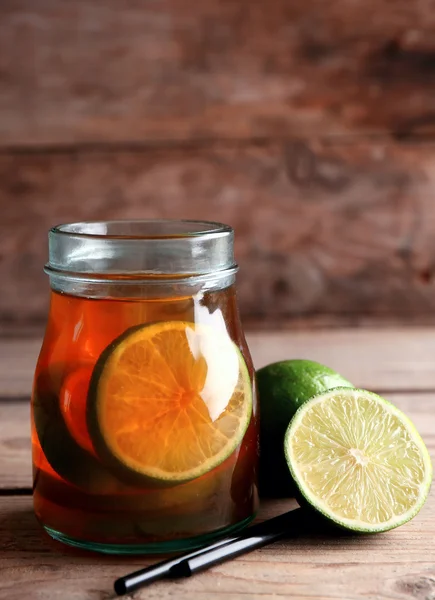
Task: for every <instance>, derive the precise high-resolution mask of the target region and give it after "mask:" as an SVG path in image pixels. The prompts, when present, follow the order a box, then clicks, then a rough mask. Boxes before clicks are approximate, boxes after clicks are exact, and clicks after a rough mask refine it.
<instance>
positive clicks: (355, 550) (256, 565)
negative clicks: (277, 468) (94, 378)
mask: <svg viewBox="0 0 435 600" xmlns="http://www.w3.org/2000/svg"><path fill="white" fill-rule="evenodd" d="M292 506H293V504H292V501H273V502H269V503H267V502H264V503H263V508H262V511H261V516H262V517H263V518H267V517H270V516H274V515H276V514H279V513H281V512H284V511H285V510H288V509H289V508H291V507H292ZM434 536H435V495H434V491H432V493H431V495H430V498H429V500H428V502H427V504H426V506H425V507H424V508H423V509H422V511H421V513H420V514H419V515H418V517H417V518H415V519H414V520H413V521H412V522H411V523H408V524H406V525H404V526H403V527H400V528H399V529H396V530H394V531H391V532H388V533H385V534H379V535H377V536H365V537H364V536H361V537H357V536H325V535H323V536H302V537H301V538H300V539H298V540H294V539H291V538H289V539H287V540H284V541H282V542H278V543H276V544H273V545H271V546H268V547H265V548H264V549H262V550H258V551H256V552H254V553H252V554H248V555H245V556H243V557H241V558H238V559H236V560H234V561H231V562H229V563H226V564H223V565H220V566H218V567H215V568H213V569H212V570H210V571H206V572H204V573H202V574H199V575H195V576H194V577H192V578H190V579H187V580H183V581H181V582H170V583H158V584H154V585H152V586H150V587H149V588H145V589H143V590H140V591H138V592H136V593H135V595H134V597H135V598H138V599H139V598H140V599H143V600H145V598H146V599H147V600H152V599H159V600H160V599H169V598H177V600H192V599H193V600H209V599H212V598H215V599H216V600H217V599H218V598H225V599H226V600H242V599H244V598H249V599H252V600H272V599H278V598H297V599H298V600H304V599H306V600H308V599H310V600H326V599H328V600H380V599H384V598H385V599H387V598H388V599H389V600H430V599H431V598H433V594H434V592H435V566H434V565H435V545H434V543H433V539H434ZM0 547H1V548H2V553H1V556H0V569H1V581H2V586H1V589H0V599H2V600H3V599H4V600H18V599H22V598H27V599H29V600H34V599H35V600H39V599H42V598H50V599H53V600H57V599H59V600H63V599H65V600H70V599H71V600H72V599H75V598H80V600H100V599H101V598H104V599H109V598H113V597H114V595H113V593H112V585H113V581H114V579H115V578H116V577H119V576H121V575H124V574H126V573H128V572H130V571H132V570H136V569H138V568H140V567H141V566H144V565H145V564H148V563H150V561H149V560H147V559H144V558H143V557H132V558H122V557H106V556H104V557H102V556H97V555H94V554H91V553H85V552H79V551H77V550H73V549H70V548H67V547H64V546H61V545H60V544H57V543H55V542H53V541H51V540H50V539H49V538H48V537H47V536H45V534H43V532H42V531H41V529H40V527H39V525H38V524H37V523H36V521H35V518H34V516H33V514H32V503H31V498H14V499H11V498H0Z"/></svg>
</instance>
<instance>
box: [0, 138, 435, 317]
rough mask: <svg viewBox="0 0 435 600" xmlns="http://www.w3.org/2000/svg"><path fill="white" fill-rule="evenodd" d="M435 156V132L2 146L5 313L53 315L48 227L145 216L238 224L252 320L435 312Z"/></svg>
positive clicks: (0, 308) (242, 284) (246, 307)
mask: <svg viewBox="0 0 435 600" xmlns="http://www.w3.org/2000/svg"><path fill="white" fill-rule="evenodd" d="M434 159H435V145H434V144H423V145H418V144H414V145H412V144H411V145H409V146H408V145H406V146H404V145H401V144H398V143H383V142H380V141H371V142H365V143H355V144H352V143H350V144H336V143H332V142H330V143H329V142H319V141H315V140H312V141H311V142H310V143H304V144H302V143H291V144H290V143H289V144H284V145H283V144H280V143H272V142H271V143H267V144H264V145H257V146H256V145H248V146H239V145H227V144H217V145H215V146H213V147H209V148H200V149H198V148H191V149H190V150H186V149H184V150H183V149H174V150H162V151H154V152H146V151H143V152H142V151H141V152H133V151H132V152H128V151H126V152H120V153H114V154H111V153H110V152H109V153H107V152H100V151H98V152H77V153H75V152H66V153H62V154H59V153H54V154H52V153H46V154H42V155H40V154H20V153H18V154H6V155H1V154H0V182H1V184H0V204H1V205H2V206H5V207H7V210H5V211H4V212H3V213H2V236H0V253H1V255H2V261H1V262H0V277H1V279H2V282H3V283H2V294H1V295H0V323H1V322H3V323H8V324H9V326H10V323H11V322H12V323H21V324H22V323H35V322H37V323H42V322H43V320H44V319H45V317H46V313H47V298H48V280H47V278H46V277H45V276H44V274H43V273H42V267H43V265H44V263H45V261H46V259H47V247H46V245H47V242H46V239H47V231H48V229H49V227H51V226H52V225H53V224H56V223H59V222H65V221H70V220H73V221H74V220H92V219H119V218H140V217H144V218H160V217H170V218H205V219H211V220H222V221H226V222H228V223H230V224H231V225H232V226H233V227H234V228H235V231H236V256H237V259H238V262H239V263H240V266H241V270H240V276H239V279H238V289H239V298H240V305H241V310H242V315H243V317H244V318H245V319H249V320H250V321H251V322H256V323H258V322H261V321H262V320H266V321H267V322H268V323H269V325H271V324H272V325H273V324H275V326H282V322H283V321H284V320H291V319H293V320H296V321H297V320H298V319H305V320H306V321H307V320H309V319H310V318H313V319H315V318H317V317H319V316H323V317H324V318H325V319H327V320H328V319H329V324H334V325H339V324H341V325H343V324H348V325H349V324H354V323H358V322H359V321H360V320H361V319H363V318H372V319H373V320H376V322H391V320H396V322H400V321H403V320H411V321H414V322H415V321H416V322H420V323H427V322H432V323H434V322H435V277H434V273H435V271H434V263H433V256H434V236H433V231H434V227H435V210H434V202H433V197H434V189H435V171H434V169H433V161H434Z"/></svg>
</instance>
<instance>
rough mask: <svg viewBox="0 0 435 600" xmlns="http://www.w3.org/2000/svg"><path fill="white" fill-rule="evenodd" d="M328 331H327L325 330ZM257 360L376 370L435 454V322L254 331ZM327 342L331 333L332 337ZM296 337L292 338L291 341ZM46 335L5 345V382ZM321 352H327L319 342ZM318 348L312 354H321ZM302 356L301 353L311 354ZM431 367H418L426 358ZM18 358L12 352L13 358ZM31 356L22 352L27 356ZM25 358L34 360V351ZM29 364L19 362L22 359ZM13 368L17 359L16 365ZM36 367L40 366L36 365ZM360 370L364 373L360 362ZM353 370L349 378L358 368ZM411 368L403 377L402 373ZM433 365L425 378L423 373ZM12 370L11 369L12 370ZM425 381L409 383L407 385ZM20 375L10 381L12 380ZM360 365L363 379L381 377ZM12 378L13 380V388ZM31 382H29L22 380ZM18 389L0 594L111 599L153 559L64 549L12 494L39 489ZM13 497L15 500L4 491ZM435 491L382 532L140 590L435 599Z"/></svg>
mask: <svg viewBox="0 0 435 600" xmlns="http://www.w3.org/2000/svg"><path fill="white" fill-rule="evenodd" d="M319 334H320V335H319ZM249 339H250V344H251V347H252V348H253V351H254V352H253V353H254V356H256V360H258V361H260V362H261V361H262V360H264V358H265V357H266V356H267V358H269V357H271V356H273V358H280V357H281V353H287V352H289V349H290V347H291V345H292V344H293V343H294V344H295V346H294V347H295V348H299V351H300V352H302V349H305V351H306V352H309V354H307V356H309V357H310V358H313V357H319V358H320V357H321V356H326V355H327V353H328V352H329V354H330V358H331V360H333V361H337V364H343V365H345V364H346V365H348V366H350V365H351V364H352V360H351V359H352V358H353V359H354V360H355V364H358V363H359V364H360V365H366V367H368V366H369V365H370V364H371V365H372V366H373V372H374V373H377V374H378V375H376V377H378V379H377V381H378V382H379V383H382V385H385V386H386V389H389V390H390V392H389V393H387V394H386V396H387V397H388V398H389V399H390V400H391V401H393V402H394V403H395V404H396V405H397V406H399V407H400V408H401V409H402V410H404V411H405V412H406V413H407V414H408V415H409V416H410V417H411V419H412V420H413V421H414V423H415V425H416V426H417V429H418V430H419V431H420V433H421V435H422V437H423V439H424V440H425V442H426V444H427V446H428V448H429V451H430V453H431V457H432V460H435V411H434V410H433V407H434V398H433V391H432V392H431V391H424V387H423V386H422V381H424V382H425V385H428V386H429V385H432V380H431V379H430V378H429V373H430V357H431V356H433V355H434V354H433V347H432V344H433V342H432V341H431V340H432V339H435V336H434V330H433V329H432V330H418V329H410V330H407V329H403V330H396V331H389V332H388V331H386V332H380V331H374V330H373V331H358V330H350V331H343V332H338V331H335V332H317V333H307V334H302V333H296V334H294V338H292V337H291V336H289V335H279V334H269V335H267V334H264V333H253V334H251V335H250V336H249ZM328 340H329V341H328ZM289 344H290V345H289ZM37 345H38V342H36V341H34V342H29V341H28V340H27V341H26V340H15V341H13V340H9V341H5V340H3V341H2V342H1V343H0V351H1V352H0V358H1V360H0V389H2V390H5V389H8V388H7V381H8V377H7V376H6V375H5V373H6V372H8V371H10V370H11V372H13V368H15V377H16V376H17V374H20V376H21V377H24V376H25V375H26V373H27V377H29V376H30V370H29V369H30V363H29V357H30V356H31V355H32V353H34V352H35V351H36V349H37ZM316 348H317V350H316ZM315 352H319V354H318V355H315V356H313V353H315ZM301 355H302V354H301ZM425 355H426V356H427V360H426V362H424V361H423V364H425V365H426V366H425V369H423V370H422V371H421V372H420V373H418V372H417V373H416V371H415V370H416V368H417V365H418V364H419V361H420V359H421V360H423V358H424V356H425ZM7 356H9V358H6V357H7ZM20 357H21V359H20ZM26 357H27V358H26ZM20 360H21V362H20ZM12 365H15V366H14V367H12ZM32 368H33V367H32ZM354 368H355V370H354V371H352V372H353V373H354V374H356V373H357V370H356V367H354ZM343 373H344V374H346V375H347V376H349V374H348V373H345V372H344V371H343ZM399 373H402V375H401V376H399V377H398V376H397V375H398V374H399ZM425 373H426V375H425ZM9 375H10V374H9ZM406 380H407V381H408V382H409V384H410V385H411V386H412V385H417V388H416V390H414V391H411V390H406V389H405V386H403V383H404V382H405V381H406ZM9 381H11V380H9ZM374 381H375V379H373V374H372V373H371V372H370V370H369V369H368V368H367V369H365V368H362V371H361V373H360V379H359V382H358V384H359V385H364V382H366V383H369V382H374ZM5 383H6V385H5ZM21 385H22V384H21ZM428 389H429V388H428ZM27 393H28V392H26V391H24V388H23V387H20V386H19V385H15V386H11V387H10V388H9V394H8V395H9V396H18V397H15V399H9V400H7V399H6V398H5V397H4V396H5V394H4V392H2V396H3V398H2V399H1V400H0V488H1V489H0V548H1V553H0V573H1V575H0V578H1V582H2V585H1V587H0V600H3V599H5V600H19V599H20V600H21V599H22V598H24V597H25V598H28V599H29V600H42V599H43V598H44V599H45V598H50V599H51V598H53V600H57V599H59V600H64V599H65V600H75V599H76V598H80V600H82V599H83V600H104V599H105V600H109V599H111V598H114V595H113V592H112V585H113V581H114V579H115V578H116V577H118V576H120V575H122V574H125V573H127V572H129V571H131V570H134V569H137V568H140V567H141V566H143V565H145V564H150V563H151V559H145V558H143V557H106V556H104V557H103V556H98V555H95V554H92V553H85V552H81V551H78V550H74V549H71V548H67V547H65V546H62V545H60V544H58V543H56V542H54V541H52V540H51V539H49V538H48V537H47V536H46V535H45V534H44V533H43V532H42V530H41V528H40V527H39V525H38V524H37V523H36V520H35V518H34V516H33V512H32V502H31V498H30V496H20V497H19V496H11V495H10V494H11V493H13V490H17V492H18V490H19V488H28V486H29V485H30V454H29V442H28V439H29V406H28V401H26V400H25V399H24V398H22V399H19V396H22V395H23V396H24V395H27ZM6 492H7V494H9V495H8V496H5V493H6ZM294 506H295V504H294V501H293V500H283V501H277V500H275V501H262V504H261V511H260V518H262V519H264V518H269V517H271V516H274V515H277V514H280V513H282V512H284V511H285V510H289V509H291V508H293V507H294ZM434 536H435V489H432V491H431V493H430V495H429V499H428V502H427V504H426V505H425V507H424V508H423V509H422V511H421V513H420V514H419V515H418V517H416V518H415V519H414V520H413V521H412V522H410V523H408V524H406V525H404V526H403V527H400V528H398V529H396V530H394V531H391V532H388V533H386V534H380V535H376V536H360V537H358V536H347V535H342V536H337V535H334V536H332V535H327V534H322V535H313V534H310V535H308V534H307V535H303V536H301V537H299V538H298V539H292V538H291V537H289V538H288V539H285V540H283V541H281V542H279V543H276V544H274V545H271V546H268V547H265V548H264V549H262V550H259V551H256V552H254V553H251V554H249V555H245V556H243V557H240V558H239V559H236V560H234V561H231V562H229V563H227V564H224V565H221V566H218V567H215V568H214V569H212V570H211V571H207V572H205V573H203V574H200V575H197V576H195V577H192V578H191V579H188V580H184V581H181V582H171V583H159V584H155V585H153V586H151V587H150V588H148V589H145V590H141V591H138V592H136V594H135V596H134V597H135V598H138V599H139V598H140V599H144V600H145V598H147V599H150V600H152V599H154V598H156V599H157V598H159V599H163V600H164V599H168V600H169V598H174V597H175V598H177V599H180V600H192V599H193V600H210V599H213V598H215V599H216V600H218V599H219V598H222V599H223V598H225V599H226V600H242V599H244V598H250V599H252V600H272V599H275V598H277V599H278V598H283V599H284V598H297V599H298V600H383V599H385V600H386V599H387V598H388V599H389V600H431V599H432V598H433V597H434V594H435V567H434V565H435V546H434V544H433V539H434Z"/></svg>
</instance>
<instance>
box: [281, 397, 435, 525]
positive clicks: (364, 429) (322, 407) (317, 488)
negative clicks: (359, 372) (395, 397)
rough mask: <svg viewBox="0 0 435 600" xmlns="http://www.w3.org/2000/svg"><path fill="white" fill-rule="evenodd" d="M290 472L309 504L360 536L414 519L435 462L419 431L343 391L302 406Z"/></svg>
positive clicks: (290, 433) (290, 447)
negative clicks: (360, 534) (432, 461)
mask: <svg viewBox="0 0 435 600" xmlns="http://www.w3.org/2000/svg"><path fill="white" fill-rule="evenodd" d="M284 450H285V455H286V460H287V464H288V468H289V470H290V472H291V475H292V477H293V479H294V481H295V483H296V485H297V486H298V491H299V493H300V495H301V496H302V498H303V499H304V501H305V503H307V504H308V505H310V506H311V507H312V508H314V509H315V511H317V512H319V513H321V514H322V515H323V516H324V517H325V518H326V519H327V520H328V521H330V522H332V523H334V524H335V525H338V526H340V527H342V528H345V529H348V530H351V531H354V532H359V533H377V532H382V531H387V530H389V529H393V528H394V527H398V526H399V525H402V524H404V523H406V522H407V521H409V520H410V519H412V518H413V517H415V515H416V514H417V513H418V512H419V510H420V509H421V507H422V506H423V504H424V502H425V500H426V498H427V495H428V493H429V488H430V484H431V481H432V464H431V460H430V457H429V453H428V451H427V448H426V446H425V444H424V442H423V440H422V439H421V437H420V435H419V434H418V432H417V430H416V428H415V426H414V425H413V424H412V422H411V421H410V420H409V418H408V417H407V416H406V415H404V414H403V413H402V412H401V411H400V410H399V409H398V408H396V407H395V406H394V405H393V404H391V403H390V402H388V401H387V400H385V399H384V398H381V397H380V396H378V395H376V394H373V393H372V392H367V391H365V390H358V389H348V388H338V389H334V390H332V391H329V392H326V393H324V394H320V395H318V396H315V397H314V398H312V399H310V400H309V401H308V402H306V403H305V404H304V405H303V406H301V407H300V408H299V409H298V411H297V412H296V414H295V416H294V418H293V420H292V421H291V423H290V425H289V427H288V429H287V432H286V435H285V440H284Z"/></svg>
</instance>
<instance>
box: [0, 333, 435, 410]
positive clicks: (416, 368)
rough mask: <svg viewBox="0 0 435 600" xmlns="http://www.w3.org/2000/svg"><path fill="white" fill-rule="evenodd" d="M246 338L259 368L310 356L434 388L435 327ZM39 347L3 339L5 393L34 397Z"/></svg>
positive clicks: (382, 387)
mask: <svg viewBox="0 0 435 600" xmlns="http://www.w3.org/2000/svg"><path fill="white" fill-rule="evenodd" d="M247 340H248V345H249V349H250V351H251V354H252V358H253V360H254V365H255V367H256V368H257V369H259V368H261V367H263V366H264V365H266V364H269V363H271V362H275V361H278V360H285V359H290V358H307V359H310V360H317V361H318V362H321V363H324V364H327V365H328V366H330V367H331V368H333V369H335V370H337V371H339V372H340V373H341V374H342V375H343V376H344V377H346V379H349V380H350V381H352V383H353V384H354V385H356V386H357V387H360V388H368V389H373V390H375V391H378V392H382V393H383V392H393V393H394V392H406V391H417V392H424V391H429V390H435V368H434V361H433V357H434V356H435V332H434V329H433V328H432V329H430V328H429V329H421V328H402V329H385V330H379V329H378V330H376V329H344V330H323V331H311V332H309V331H305V332H303V331H294V332H292V331H288V332H275V333H268V332H248V333H247ZM40 348H41V340H40V339H39V338H37V339H26V338H23V339H19V340H13V339H1V338H0V397H3V398H11V399H14V398H15V399H16V398H22V399H27V398H29V397H30V392H31V388H32V379H33V373H34V370H35V366H36V361H37V358H38V353H39V350H40Z"/></svg>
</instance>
